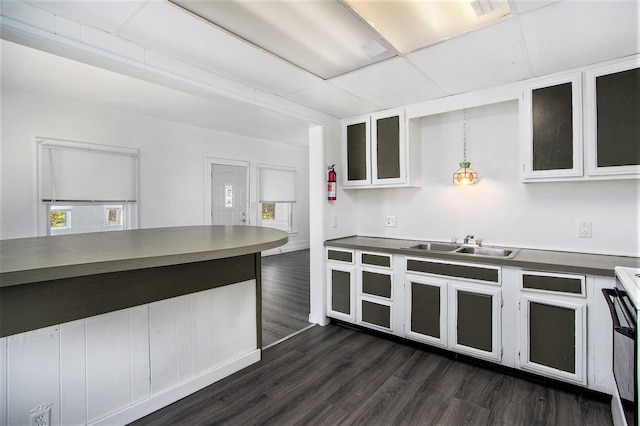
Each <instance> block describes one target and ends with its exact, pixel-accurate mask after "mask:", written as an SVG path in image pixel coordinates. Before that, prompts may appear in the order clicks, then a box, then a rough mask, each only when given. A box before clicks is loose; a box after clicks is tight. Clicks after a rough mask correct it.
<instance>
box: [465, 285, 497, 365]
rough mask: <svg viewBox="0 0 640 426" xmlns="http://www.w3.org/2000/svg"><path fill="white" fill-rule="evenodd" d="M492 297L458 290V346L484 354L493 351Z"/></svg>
mask: <svg viewBox="0 0 640 426" xmlns="http://www.w3.org/2000/svg"><path fill="white" fill-rule="evenodd" d="M493 297H494V296H492V295H490V294H480V293H473V292H469V291H461V290H458V294H457V301H458V306H457V318H456V320H457V321H456V323H457V327H458V328H457V342H456V343H457V344H458V345H462V346H466V347H470V348H474V349H479V350H481V351H486V352H491V351H492V350H493V347H494V346H493V343H494V342H493V326H494V324H493Z"/></svg>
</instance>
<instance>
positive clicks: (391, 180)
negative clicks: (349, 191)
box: [342, 109, 420, 188]
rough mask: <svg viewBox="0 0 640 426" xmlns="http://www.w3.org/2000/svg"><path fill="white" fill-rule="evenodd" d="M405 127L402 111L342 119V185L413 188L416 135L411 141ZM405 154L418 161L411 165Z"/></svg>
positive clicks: (417, 138)
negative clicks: (410, 153) (411, 186)
mask: <svg viewBox="0 0 640 426" xmlns="http://www.w3.org/2000/svg"><path fill="white" fill-rule="evenodd" d="M416 125H417V124H416ZM406 126H407V124H406V122H405V115H404V110H403V109H394V110H389V111H384V112H379V113H375V114H370V115H365V116H360V117H355V118H350V119H345V120H343V121H342V165H343V170H344V172H343V176H344V178H343V186H344V187H345V188H375V187H394V186H410V185H414V186H415V185H416V184H417V181H418V179H419V176H418V172H419V169H420V163H419V158H420V156H419V155H418V154H419V148H420V143H419V132H416V133H417V135H414V136H413V139H412V138H411V137H410V136H409V135H407V131H406ZM411 140H414V142H413V143H412V142H411ZM409 151H412V157H414V158H417V159H418V161H413V162H411V160H410V156H409Z"/></svg>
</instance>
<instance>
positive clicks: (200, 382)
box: [89, 349, 261, 426]
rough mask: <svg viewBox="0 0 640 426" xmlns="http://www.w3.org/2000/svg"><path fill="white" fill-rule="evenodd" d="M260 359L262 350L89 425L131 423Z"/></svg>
mask: <svg viewBox="0 0 640 426" xmlns="http://www.w3.org/2000/svg"><path fill="white" fill-rule="evenodd" d="M260 358H261V350H260V349H256V350H254V351H252V352H249V353H248V354H246V355H243V356H241V357H240V358H237V359H235V360H233V361H231V362H229V363H227V364H224V365H221V366H219V367H216V368H214V369H212V370H209V371H207V372H206V373H204V374H202V375H201V376H198V377H194V378H193V380H191V381H189V382H187V383H183V384H181V385H179V386H178V387H176V388H174V389H171V390H169V391H166V392H164V393H161V394H158V395H153V396H151V397H150V398H148V399H145V400H143V401H140V402H138V403H136V404H134V405H132V406H130V407H127V408H125V409H124V410H121V411H118V412H117V413H113V414H110V415H109V416H107V417H103V418H102V419H100V420H97V421H95V422H93V423H89V424H90V425H95V426H107V425H109V426H111V425H114V424H120V425H124V424H128V423H131V422H133V421H134V420H137V419H140V418H142V417H144V416H146V415H149V414H151V413H153V412H154V411H158V410H159V409H161V408H164V407H166V406H168V405H170V404H173V403H174V402H176V401H178V400H180V399H182V398H184V397H186V396H189V395H191V394H192V393H195V392H197V391H199V390H201V389H204V388H205V387H207V386H209V385H211V384H213V383H215V382H217V381H219V380H222V379H224V378H225V377H227V376H230V375H231V374H233V373H235V372H237V371H240V370H242V369H243V368H246V367H248V366H250V365H251V364H254V363H256V362H258V361H260Z"/></svg>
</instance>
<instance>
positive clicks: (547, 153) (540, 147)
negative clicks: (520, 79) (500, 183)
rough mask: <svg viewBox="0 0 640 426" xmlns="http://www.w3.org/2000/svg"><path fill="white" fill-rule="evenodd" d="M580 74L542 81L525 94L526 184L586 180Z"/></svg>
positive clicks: (522, 114)
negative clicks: (583, 178) (530, 181)
mask: <svg viewBox="0 0 640 426" xmlns="http://www.w3.org/2000/svg"><path fill="white" fill-rule="evenodd" d="M581 82H582V80H581V75H580V74H579V73H576V74H571V75H566V76H562V77H559V78H553V79H545V80H538V81H536V83H535V84H533V85H531V86H528V87H527V88H526V89H525V90H524V91H523V94H522V97H521V106H520V129H521V132H522V134H521V136H520V140H521V148H520V152H521V163H522V164H521V174H522V176H523V179H524V180H535V179H548V178H566V177H577V176H582V174H583V172H582V84H581Z"/></svg>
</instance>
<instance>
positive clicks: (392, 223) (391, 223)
mask: <svg viewBox="0 0 640 426" xmlns="http://www.w3.org/2000/svg"><path fill="white" fill-rule="evenodd" d="M384 224H385V226H390V227H392V228H395V226H396V217H395V216H387V218H386V219H385V222H384Z"/></svg>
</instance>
